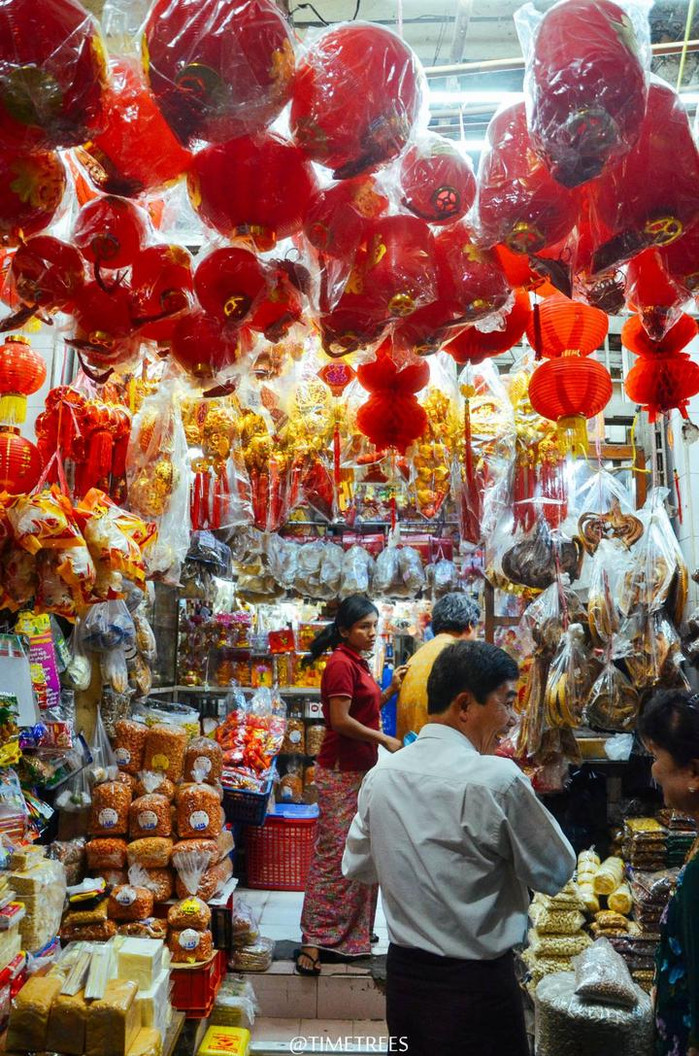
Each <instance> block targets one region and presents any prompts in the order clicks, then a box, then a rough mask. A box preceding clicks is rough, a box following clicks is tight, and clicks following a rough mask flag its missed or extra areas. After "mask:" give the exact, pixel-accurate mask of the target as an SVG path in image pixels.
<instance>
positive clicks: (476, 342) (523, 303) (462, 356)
mask: <svg viewBox="0 0 699 1056" xmlns="http://www.w3.org/2000/svg"><path fill="white" fill-rule="evenodd" d="M530 317H531V305H530V303H529V294H528V293H526V291H525V290H516V291H515V303H514V304H513V306H512V308H511V310H510V311H509V312H508V314H507V315H506V316H505V329H504V330H491V331H490V332H489V333H487V334H484V333H482V332H481V331H480V330H477V329H476V327H475V326H469V327H468V328H467V329H465V330H463V331H462V332H461V333H460V334H458V335H457V336H456V337H454V338H452V340H450V341H449V343H448V344H446V345H445V346H444V351H445V352H448V353H449V355H450V356H451V357H452V359H454V360H456V362H457V363H473V364H477V363H482V362H483V360H484V359H488V358H489V357H490V356H498V355H500V354H501V353H502V352H507V351H508V349H510V348H512V346H513V345H516V344H517V342H518V341H520V340H521V339H522V335H523V334H524V331H525V329H526V327H527V324H528V322H529V319H530Z"/></svg>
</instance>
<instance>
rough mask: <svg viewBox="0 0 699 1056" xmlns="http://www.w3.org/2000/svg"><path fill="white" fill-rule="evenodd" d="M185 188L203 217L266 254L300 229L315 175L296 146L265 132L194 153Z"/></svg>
mask: <svg viewBox="0 0 699 1056" xmlns="http://www.w3.org/2000/svg"><path fill="white" fill-rule="evenodd" d="M187 186H188V189H189V197H190V200H191V202H192V205H193V207H194V208H195V210H196V211H197V213H198V214H199V215H200V216H201V218H202V220H204V221H205V222H206V223H207V224H210V226H211V227H213V228H215V229H216V230H217V231H219V232H220V233H221V234H222V235H225V236H226V238H231V239H234V238H240V239H246V240H247V241H249V242H251V243H252V245H253V246H254V247H255V248H256V249H258V250H259V251H261V252H264V251H265V250H269V249H272V248H273V247H274V245H275V243H276V242H277V240H278V239H282V238H286V237H287V236H288V235H293V234H294V233H295V232H296V231H299V230H300V229H301V224H302V221H303V217H304V216H305V214H306V210H307V209H308V205H309V203H310V201H311V196H312V194H313V192H314V190H315V177H314V175H313V171H312V169H311V166H310V165H309V164H308V162H307V161H306V159H305V158H304V156H303V154H302V153H301V151H300V150H298V149H297V148H296V147H294V146H293V145H292V144H291V143H289V142H288V141H287V140H285V139H282V137H281V136H277V135H273V134H272V133H267V134H264V135H262V134H261V135H258V136H254V137H251V136H241V137H240V138H239V139H231V140H229V141H228V142H227V143H221V144H216V145H215V146H211V147H206V148H205V149H204V150H202V151H200V152H199V153H198V154H197V155H195V158H194V162H193V164H192V167H191V169H190V171H189V173H188V174H187Z"/></svg>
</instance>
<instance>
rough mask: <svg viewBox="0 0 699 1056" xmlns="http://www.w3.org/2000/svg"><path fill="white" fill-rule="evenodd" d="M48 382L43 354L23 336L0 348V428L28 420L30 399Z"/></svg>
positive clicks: (8, 340) (16, 337)
mask: <svg viewBox="0 0 699 1056" xmlns="http://www.w3.org/2000/svg"><path fill="white" fill-rule="evenodd" d="M45 381H46V363H45V362H44V357H43V356H42V355H41V353H40V352H36V351H35V350H34V349H33V348H32V347H31V345H30V344H29V338H27V337H22V336H20V335H14V336H12V337H8V338H7V340H6V341H5V343H4V345H0V426H2V425H10V426H15V425H21V424H22V422H23V421H24V420H25V418H26V416H27V397H28V396H31V395H32V394H33V393H35V392H38V391H39V389H40V388H41V386H42V385H43V384H44V382H45Z"/></svg>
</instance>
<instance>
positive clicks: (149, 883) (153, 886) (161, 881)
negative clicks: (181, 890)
mask: <svg viewBox="0 0 699 1056" xmlns="http://www.w3.org/2000/svg"><path fill="white" fill-rule="evenodd" d="M129 883H130V884H131V885H132V886H133V887H144V888H146V890H148V891H151V892H152V894H153V901H154V902H155V903H158V902H167V900H168V899H169V898H172V894H173V892H174V890H175V880H174V877H173V874H172V871H171V870H170V869H168V868H166V867H165V868H150V869H147V868H145V866H143V865H132V866H130V867H129Z"/></svg>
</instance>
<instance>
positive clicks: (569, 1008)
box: [536, 972, 654, 1056]
mask: <svg viewBox="0 0 699 1056" xmlns="http://www.w3.org/2000/svg"><path fill="white" fill-rule="evenodd" d="M635 993H636V997H637V999H638V1003H637V1004H636V1006H635V1007H634V1008H633V1009H624V1008H619V1007H618V1006H613V1005H600V1004H598V1003H590V1002H587V1001H583V1000H582V999H581V998H579V997H578V996H576V994H575V976H574V975H573V974H572V973H571V972H566V973H556V974H554V975H551V976H549V977H548V978H547V979H543V980H542V981H541V982H540V983H539V985H538V987H537V990H536V1011H537V1017H536V1045H537V1052H538V1053H539V1054H540V1056H587V1054H589V1053H591V1052H600V1053H602V1052H615V1053H618V1054H619V1056H648V1054H649V1053H650V1052H652V1047H653V1033H654V1026H653V1013H652V1008H651V1002H650V998H649V997H647V996H646V994H644V993H642V991H641V990H639V989H638V988H635Z"/></svg>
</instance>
